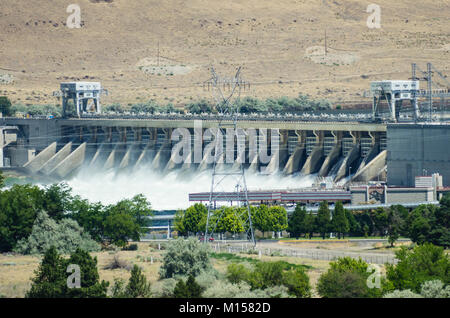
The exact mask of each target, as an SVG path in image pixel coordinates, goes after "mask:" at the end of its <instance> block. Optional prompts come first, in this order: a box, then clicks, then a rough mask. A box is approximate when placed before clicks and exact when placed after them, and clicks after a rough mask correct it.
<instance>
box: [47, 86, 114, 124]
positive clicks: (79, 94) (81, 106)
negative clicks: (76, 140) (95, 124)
mask: <svg viewBox="0 0 450 318" xmlns="http://www.w3.org/2000/svg"><path fill="white" fill-rule="evenodd" d="M102 94H105V95H107V94H108V91H107V90H105V89H103V88H102V85H101V83H100V82H66V83H61V86H60V90H59V91H56V92H53V96H59V97H62V116H63V117H67V116H68V114H69V113H70V109H69V108H70V107H69V103H68V102H69V101H70V100H72V101H73V105H74V106H75V112H76V115H77V117H81V115H83V114H87V113H95V114H100V113H101V106H100V95H102Z"/></svg>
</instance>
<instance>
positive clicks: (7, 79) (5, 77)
mask: <svg viewBox="0 0 450 318" xmlns="http://www.w3.org/2000/svg"><path fill="white" fill-rule="evenodd" d="M12 83H14V76H12V75H11V74H7V73H3V74H2V73H0V84H6V85H7V84H12Z"/></svg>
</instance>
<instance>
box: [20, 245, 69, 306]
mask: <svg viewBox="0 0 450 318" xmlns="http://www.w3.org/2000/svg"><path fill="white" fill-rule="evenodd" d="M66 268H67V266H66V261H65V260H64V259H63V258H61V256H59V255H58V252H57V251H56V248H54V247H52V248H50V249H48V250H47V252H46V253H45V254H44V258H43V259H42V262H41V264H40V266H39V268H38V269H37V270H36V271H35V272H34V274H35V277H34V278H32V280H31V281H32V285H31V289H30V290H29V291H28V292H27V293H26V296H25V297H27V298H61V297H64V295H65V294H66V292H67V281H66V280H67V274H66Z"/></svg>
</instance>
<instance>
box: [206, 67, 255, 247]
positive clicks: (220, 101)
mask: <svg viewBox="0 0 450 318" xmlns="http://www.w3.org/2000/svg"><path fill="white" fill-rule="evenodd" d="M211 73H212V77H211V78H210V79H209V80H208V81H206V83H207V85H208V89H209V88H210V87H211V88H212V93H213V96H214V99H215V102H216V109H217V111H218V118H217V119H218V122H219V123H218V127H217V132H216V137H215V140H214V142H215V146H214V147H215V148H214V160H213V169H212V180H211V191H210V194H209V205H208V215H207V219H206V231H205V240H204V242H207V241H209V238H210V237H211V235H212V234H213V233H214V232H215V230H216V227H217V225H218V224H219V222H220V220H221V219H222V217H223V214H224V211H225V210H224V209H223V210H222V211H221V212H220V215H219V216H218V218H217V219H215V218H214V217H213V218H214V219H215V220H214V221H215V224H214V225H213V226H212V230H211V231H209V226H210V222H211V221H212V218H211V217H212V215H211V214H212V212H213V210H215V209H216V206H215V201H216V200H217V196H220V192H222V191H218V190H221V189H220V188H221V186H222V185H223V182H224V180H226V179H229V178H233V179H234V180H235V186H234V191H235V192H236V195H237V198H238V199H237V204H238V206H242V205H243V208H241V209H234V213H235V216H236V217H237V218H238V220H241V221H242V222H244V224H243V226H244V230H245V232H246V235H247V239H248V240H251V241H252V242H253V244H254V245H255V244H256V242H255V235H254V232H253V224H252V217H251V212H250V204H249V202H248V191H247V183H246V180H245V173H244V161H245V147H244V154H243V155H244V156H243V158H242V157H241V155H242V153H239V151H240V147H239V145H238V146H237V149H238V154H237V158H236V160H237V161H239V159H240V158H241V161H240V163H239V168H238V169H237V170H227V169H226V168H225V169H219V168H218V166H217V163H218V161H219V160H225V159H224V158H225V156H224V152H223V139H222V138H221V136H224V135H225V133H224V132H225V130H229V129H230V128H231V129H233V136H232V137H233V146H234V144H235V143H234V142H235V141H236V143H239V141H240V138H242V137H244V142H245V135H244V136H239V134H238V130H237V114H238V113H239V110H238V109H237V108H238V106H237V104H236V101H237V100H238V99H239V97H240V92H241V89H245V87H246V86H248V85H249V83H247V82H245V81H244V80H242V79H241V77H240V73H241V68H240V67H239V68H238V70H237V72H236V74H235V75H234V77H233V78H223V77H220V76H219V75H217V73H216V72H215V70H214V68H213V67H211ZM222 88H223V89H222ZM224 91H228V94H224ZM233 96H237V97H235V98H233ZM225 118H228V119H230V118H231V120H232V122H231V123H230V122H229V121H227V122H224V119H225ZM228 136H229V135H227V137H228ZM220 143H222V145H220ZM244 145H245V144H244ZM233 148H234V147H233ZM220 149H222V151H220ZM233 150H234V149H233ZM208 235H209V236H208Z"/></svg>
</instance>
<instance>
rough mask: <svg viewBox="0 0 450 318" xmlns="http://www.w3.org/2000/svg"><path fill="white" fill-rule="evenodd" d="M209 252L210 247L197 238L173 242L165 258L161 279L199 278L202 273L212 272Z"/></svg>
mask: <svg viewBox="0 0 450 318" xmlns="http://www.w3.org/2000/svg"><path fill="white" fill-rule="evenodd" d="M209 252H210V249H209V246H207V244H202V243H200V242H199V241H198V240H197V239H195V238H189V239H187V240H183V239H177V240H174V241H171V242H170V244H169V245H168V248H167V250H166V253H165V254H164V256H163V264H162V265H161V267H160V269H159V274H160V276H161V278H172V277H174V276H176V275H194V276H197V275H198V274H200V273H201V272H202V271H208V270H211V268H212V265H211V262H210V260H209V256H208V254H209Z"/></svg>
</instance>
